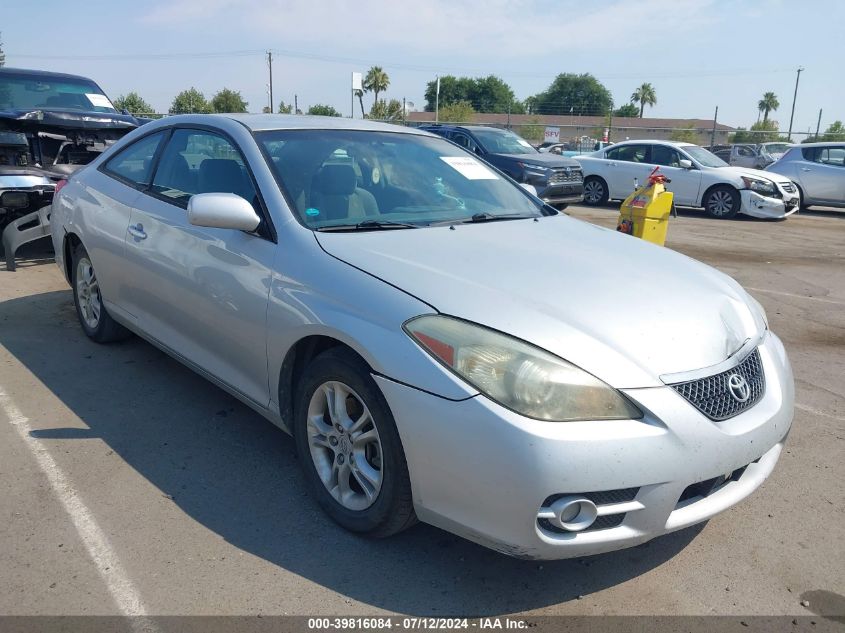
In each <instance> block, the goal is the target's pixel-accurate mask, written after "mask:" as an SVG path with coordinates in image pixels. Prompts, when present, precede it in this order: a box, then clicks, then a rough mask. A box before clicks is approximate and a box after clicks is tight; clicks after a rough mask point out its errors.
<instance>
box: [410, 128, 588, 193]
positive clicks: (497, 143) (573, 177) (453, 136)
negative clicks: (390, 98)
mask: <svg viewBox="0 0 845 633" xmlns="http://www.w3.org/2000/svg"><path fill="white" fill-rule="evenodd" d="M421 129H423V130H425V131H427V132H433V133H434V134H438V135H440V136H443V137H445V138H447V139H449V140H450V141H452V142H454V143H457V144H458V145H460V146H461V147H464V148H466V149H468V150H469V151H471V152H475V153H476V154H478V155H479V156H480V157H481V158H483V159H484V160H485V161H487V162H488V163H490V164H491V165H493V166H494V167H497V168H498V169H500V170H501V171H503V172H505V173H506V174H507V175H508V176H510V177H511V178H513V179H514V180H516V181H517V182H521V183H528V184H530V185H533V186H534V188H535V189H536V190H537V196H538V197H539V198H540V199H541V200H543V202H547V203H548V204H551V205H553V206H556V207H557V208H559V209H563V208H565V207H566V205H568V204H569V203H573V202H581V201H582V200H583V199H584V178H583V175H582V174H581V165H580V164H579V163H578V162H577V161H575V160H573V159H571V158H564V157H563V156H558V155H556V154H545V153H544V154H541V153H540V152H538V151H537V150H536V149H534V148H533V147H532V146H531V144H530V143H529V142H528V141H526V140H525V139H523V138H521V137H519V136H517V135H516V134H514V133H513V132H511V131H510V130H502V129H499V128H495V127H484V126H479V125H464V126H454V125H424V126H421Z"/></svg>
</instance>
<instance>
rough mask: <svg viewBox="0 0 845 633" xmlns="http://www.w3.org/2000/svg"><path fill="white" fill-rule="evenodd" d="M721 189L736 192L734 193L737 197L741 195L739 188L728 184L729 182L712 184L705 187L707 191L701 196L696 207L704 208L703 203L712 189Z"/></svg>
mask: <svg viewBox="0 0 845 633" xmlns="http://www.w3.org/2000/svg"><path fill="white" fill-rule="evenodd" d="M722 188H728V189H733V190H734V191H736V193H737V194H738V195H740V196H741V194H740V193H739V187H737V186H736V185H734V184H733V183H730V182H714V183H713V184H712V185H710V186H709V187H707V189H705V190H704V193H702V194H701V199H700V200H699V201H698V202H699V204H698V206H700V207H702V208H704V201H705V200H707V196H709V195H710V193H711V192H712V191H713V190H714V189H722Z"/></svg>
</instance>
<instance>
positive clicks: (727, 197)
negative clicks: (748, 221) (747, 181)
mask: <svg viewBox="0 0 845 633" xmlns="http://www.w3.org/2000/svg"><path fill="white" fill-rule="evenodd" d="M702 203H703V206H704V210H705V211H707V215H709V216H710V217H711V218H717V219H719V220H728V219H730V218H732V217H734V216H735V215H736V214H737V213H739V209H740V206H742V198H741V197H740V195H739V191H737V190H736V189H734V188H733V187H731V186H729V185H719V186H718V187H713V188H712V189H711V190H710V191H708V192H707V194H706V195H705V196H704V200H703V201H702Z"/></svg>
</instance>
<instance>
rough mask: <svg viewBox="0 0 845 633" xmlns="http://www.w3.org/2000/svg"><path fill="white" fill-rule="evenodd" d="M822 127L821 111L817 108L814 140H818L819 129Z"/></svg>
mask: <svg viewBox="0 0 845 633" xmlns="http://www.w3.org/2000/svg"><path fill="white" fill-rule="evenodd" d="M821 126H822V109H821V108H819V120H818V121H817V122H816V140H817V141H818V140H819V128H820V127H821Z"/></svg>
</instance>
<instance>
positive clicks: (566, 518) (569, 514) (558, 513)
mask: <svg viewBox="0 0 845 633" xmlns="http://www.w3.org/2000/svg"><path fill="white" fill-rule="evenodd" d="M551 511H552V512H553V513H554V518H550V519H549V521H551V522H552V524H554V525H556V526H558V527H560V528H563V529H564V530H569V531H570V532H580V531H581V530H586V529H587V528H588V527H590V526H591V525H592V524H593V523H594V522H595V520H596V517H597V516H598V510H597V509H596V504H595V503H593V502H592V501H590V500H589V499H585V498H583V497H561V498H560V499H558V500H557V501H555V502H554V503H553V504H552V506H551Z"/></svg>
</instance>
